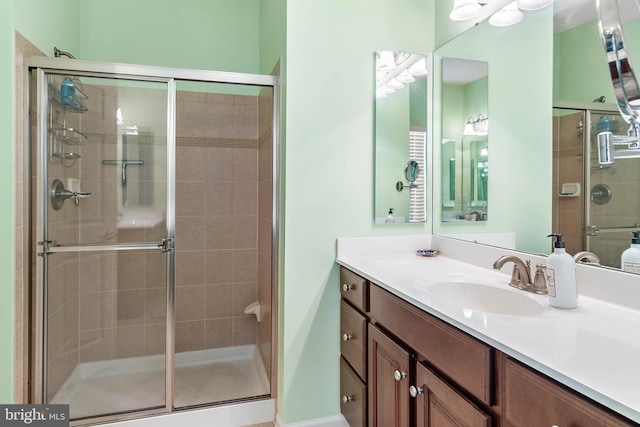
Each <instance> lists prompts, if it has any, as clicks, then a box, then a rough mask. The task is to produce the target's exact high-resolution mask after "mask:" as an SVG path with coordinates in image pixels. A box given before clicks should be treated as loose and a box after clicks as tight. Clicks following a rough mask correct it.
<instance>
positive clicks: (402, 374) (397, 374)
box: [393, 369, 407, 381]
mask: <svg viewBox="0 0 640 427" xmlns="http://www.w3.org/2000/svg"><path fill="white" fill-rule="evenodd" d="M406 377H407V373H406V372H400V371H399V370H397V369H396V371H395V372H394V373H393V378H395V379H396V381H401V380H402V379H403V378H406Z"/></svg>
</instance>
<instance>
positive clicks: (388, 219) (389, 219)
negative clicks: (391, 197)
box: [384, 208, 396, 223]
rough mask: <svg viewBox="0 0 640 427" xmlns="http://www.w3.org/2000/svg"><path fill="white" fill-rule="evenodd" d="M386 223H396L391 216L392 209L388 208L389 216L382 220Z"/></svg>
mask: <svg viewBox="0 0 640 427" xmlns="http://www.w3.org/2000/svg"><path fill="white" fill-rule="evenodd" d="M384 222H386V223H392V222H396V218H395V217H394V216H393V208H389V215H387V217H386V218H385V219H384Z"/></svg>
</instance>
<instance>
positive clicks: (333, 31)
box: [279, 0, 435, 424]
mask: <svg viewBox="0 0 640 427" xmlns="http://www.w3.org/2000/svg"><path fill="white" fill-rule="evenodd" d="M434 3H435V1H424V0H378V1H376V2H375V5H373V4H372V3H371V2H370V1H366V0H351V1H344V0H325V1H322V2H318V1H314V0H296V1H289V2H288V3H287V106H286V115H287V128H286V138H287V142H286V156H287V165H286V183H285V185H286V203H285V215H286V221H285V224H284V226H285V228H286V230H285V245H286V252H285V254H284V257H285V260H284V262H285V264H284V265H285V268H284V271H283V272H281V273H282V274H283V275H284V297H283V298H284V301H283V302H284V305H285V312H284V318H283V325H282V326H283V334H282V336H281V337H280V339H281V340H282V345H283V349H284V354H282V355H281V356H282V357H283V358H284V367H285V370H284V372H282V381H283V384H282V393H281V395H280V396H279V398H280V399H281V402H280V404H281V407H282V409H283V421H284V423H286V424H288V423H294V422H299V421H304V420H309V419H313V418H321V417H327V416H333V415H337V414H338V413H339V410H340V408H339V399H338V396H339V374H338V372H339V359H340V345H339V339H338V337H339V333H340V332H339V318H340V310H339V301H340V295H339V291H338V280H339V278H338V268H337V265H336V263H335V257H336V249H335V248H336V238H337V237H354V236H369V235H380V234H409V233H413V234H415V233H428V232H429V231H430V229H431V225H430V223H428V224H426V225H423V224H404V225H396V226H393V227H390V226H385V224H381V225H379V226H375V225H373V224H372V215H371V212H372V209H373V206H374V204H373V142H372V141H373V129H374V124H373V111H374V110H373V102H374V96H373V87H374V75H373V67H372V60H371V57H372V54H373V52H374V51H376V50H394V51H403V52H431V51H432V50H433V25H434V21H433V5H434Z"/></svg>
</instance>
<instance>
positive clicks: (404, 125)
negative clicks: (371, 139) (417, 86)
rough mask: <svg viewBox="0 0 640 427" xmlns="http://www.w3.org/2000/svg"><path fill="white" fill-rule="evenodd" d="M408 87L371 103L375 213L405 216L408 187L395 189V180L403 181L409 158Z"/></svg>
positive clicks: (382, 216)
mask: <svg viewBox="0 0 640 427" xmlns="http://www.w3.org/2000/svg"><path fill="white" fill-rule="evenodd" d="M410 98H411V97H410V91H409V87H404V88H402V89H400V90H398V91H396V92H395V93H392V94H391V95H389V96H388V97H387V98H386V99H379V100H376V106H375V127H376V137H375V138H376V141H375V147H376V149H375V154H374V156H375V162H376V163H375V187H374V188H375V217H377V218H384V217H386V216H387V215H388V213H389V208H393V209H394V212H393V214H394V216H396V217H404V218H405V221H408V220H409V191H408V190H404V191H397V190H396V188H395V183H396V181H402V182H406V180H405V178H404V166H405V165H406V163H407V161H408V160H409V124H410V111H409V110H410Z"/></svg>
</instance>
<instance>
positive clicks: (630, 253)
mask: <svg viewBox="0 0 640 427" xmlns="http://www.w3.org/2000/svg"><path fill="white" fill-rule="evenodd" d="M631 234H632V236H633V237H632V238H631V246H630V247H629V248H628V249H627V250H625V251H624V252H622V257H621V265H622V270H624V271H628V272H630V273H636V274H640V231H637V230H636V231H633V232H632V233H631Z"/></svg>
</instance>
